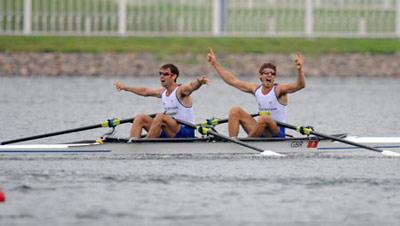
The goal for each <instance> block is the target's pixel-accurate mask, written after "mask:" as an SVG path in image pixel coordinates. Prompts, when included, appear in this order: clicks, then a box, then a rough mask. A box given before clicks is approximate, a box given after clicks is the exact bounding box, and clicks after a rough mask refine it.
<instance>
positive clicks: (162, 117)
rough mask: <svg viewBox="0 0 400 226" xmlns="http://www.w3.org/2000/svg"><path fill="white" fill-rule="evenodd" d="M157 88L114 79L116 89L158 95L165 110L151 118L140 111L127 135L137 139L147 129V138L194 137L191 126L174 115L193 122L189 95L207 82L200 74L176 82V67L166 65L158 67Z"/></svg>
mask: <svg viewBox="0 0 400 226" xmlns="http://www.w3.org/2000/svg"><path fill="white" fill-rule="evenodd" d="M159 75H160V82H161V86H162V87H160V88H148V87H135V86H128V85H126V84H123V83H121V82H118V81H117V82H116V83H115V84H114V85H115V88H116V89H117V90H118V91H122V90H123V91H128V92H131V93H134V94H137V95H140V96H145V97H149V96H150V97H158V98H161V99H162V103H163V107H164V112H163V113H159V114H157V115H156V116H155V117H154V118H151V117H150V116H148V115H146V114H139V115H137V116H136V117H135V120H134V121H133V124H132V127H131V131H130V137H131V138H140V137H141V135H142V130H143V129H145V130H146V131H148V132H147V136H146V137H147V138H158V137H161V138H187V137H194V129H193V128H189V127H187V126H184V125H181V124H179V123H178V122H176V121H175V119H174V118H176V119H180V120H184V121H187V122H191V123H194V114H193V106H192V105H193V104H192V98H191V97H190V95H191V94H192V92H193V91H195V90H197V89H199V88H200V87H201V86H202V85H204V84H208V82H209V80H208V78H207V77H205V76H199V77H197V78H196V79H195V80H194V81H192V82H190V83H187V84H182V85H181V84H178V83H177V82H176V80H177V78H178V76H179V70H178V68H177V67H176V66H175V65H173V64H165V65H163V66H161V68H160V70H159Z"/></svg>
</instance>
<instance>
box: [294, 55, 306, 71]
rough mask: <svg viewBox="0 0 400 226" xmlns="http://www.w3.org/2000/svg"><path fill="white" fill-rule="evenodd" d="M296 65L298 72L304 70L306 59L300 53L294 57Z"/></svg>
mask: <svg viewBox="0 0 400 226" xmlns="http://www.w3.org/2000/svg"><path fill="white" fill-rule="evenodd" d="M294 63H295V64H296V68H297V70H301V69H303V64H304V59H303V56H302V55H301V53H300V52H297V53H296V55H295V56H294Z"/></svg>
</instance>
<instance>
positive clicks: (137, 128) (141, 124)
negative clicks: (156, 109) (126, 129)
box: [131, 114, 153, 138]
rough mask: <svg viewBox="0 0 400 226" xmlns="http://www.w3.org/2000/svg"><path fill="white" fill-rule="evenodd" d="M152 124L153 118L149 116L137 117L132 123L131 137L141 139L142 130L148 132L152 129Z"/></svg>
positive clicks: (141, 115)
mask: <svg viewBox="0 0 400 226" xmlns="http://www.w3.org/2000/svg"><path fill="white" fill-rule="evenodd" d="M152 122H153V118H152V117H150V116H148V115H145V114H140V115H137V116H136V117H135V120H134V121H133V123H132V127H131V137H133V138H140V137H141V136H142V129H145V130H146V131H148V130H149V129H150V126H151V123H152Z"/></svg>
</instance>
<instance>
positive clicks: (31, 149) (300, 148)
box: [0, 134, 400, 155]
mask: <svg viewBox="0 0 400 226" xmlns="http://www.w3.org/2000/svg"><path fill="white" fill-rule="evenodd" d="M333 136H335V137H338V138H341V139H345V140H348V141H351V142H357V143H360V144H363V145H368V146H371V147H374V148H379V149H388V150H391V151H395V152H400V137H349V136H346V135H344V134H339V135H333ZM238 140H240V141H241V142H244V143H246V144H249V145H252V146H255V147H258V148H261V149H263V150H273V151H276V152H279V153H284V154H292V153H352V152H360V151H361V150H362V148H360V147H356V146H350V145H347V144H344V143H342V142H337V141H334V140H331V139H325V138H318V137H316V136H304V137H287V138H240V139H238ZM29 153H38V154H40V153H41V154H56V153H64V154H77V153H111V154H116V155H124V154H251V153H258V152H257V151H254V150H252V149H249V148H246V147H243V146H240V145H237V144H235V143H231V142H228V141H226V140H221V139H218V138H216V137H201V138H177V139H165V138H156V139H137V140H131V141H129V140H128V139H127V138H118V137H105V138H103V139H101V140H97V141H95V140H93V141H78V142H73V143H63V144H19V145H11V144H9V145H1V146H0V154H1V155H6V154H29Z"/></svg>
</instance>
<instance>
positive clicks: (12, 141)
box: [0, 124, 101, 145]
mask: <svg viewBox="0 0 400 226" xmlns="http://www.w3.org/2000/svg"><path fill="white" fill-rule="evenodd" d="M100 127H101V124H98V125H92V126H86V127H80V128H75V129H69V130H63V131H59V132H53V133H45V134H41V135H36V136H30V137H24V138H19V139H14V140H7V141H3V142H1V143H0V144H1V145H5V144H12V143H18V142H23V141H28V140H36V139H40V138H45V137H52V136H58V135H61V134H67V133H74V132H79V131H84V130H90V129H96V128H100Z"/></svg>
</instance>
